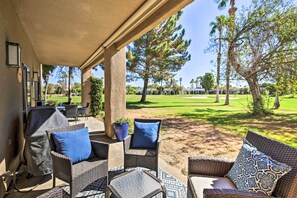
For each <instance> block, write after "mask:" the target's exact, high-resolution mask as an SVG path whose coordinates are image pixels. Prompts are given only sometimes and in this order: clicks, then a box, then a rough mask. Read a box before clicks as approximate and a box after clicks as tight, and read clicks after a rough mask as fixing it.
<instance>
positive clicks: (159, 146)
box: [157, 135, 162, 153]
mask: <svg viewBox="0 0 297 198" xmlns="http://www.w3.org/2000/svg"><path fill="white" fill-rule="evenodd" d="M161 142H162V137H161V135H159V138H158V142H157V153H159V151H160V148H161Z"/></svg>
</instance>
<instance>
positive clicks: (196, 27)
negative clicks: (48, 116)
mask: <svg viewBox="0 0 297 198" xmlns="http://www.w3.org/2000/svg"><path fill="white" fill-rule="evenodd" d="M250 2H251V0H240V1H239V0H237V1H236V7H238V8H239V9H240V8H241V7H242V5H249V4H250ZM227 14H228V8H225V9H224V10H218V8H217V4H216V3H215V1H214V0H195V1H194V2H193V3H192V4H190V5H188V6H187V7H186V8H184V13H183V15H182V16H181V19H180V23H181V24H182V26H183V28H185V38H186V39H191V40H192V43H191V45H190V46H189V49H188V51H189V52H190V54H191V60H190V61H189V62H187V63H186V64H185V66H184V67H183V68H182V69H181V70H180V71H179V72H177V74H176V76H175V78H176V79H179V78H180V77H181V78H182V79H183V81H182V84H183V85H184V86H186V87H188V86H190V81H191V79H192V78H194V79H195V78H196V77H197V76H201V75H203V74H204V73H205V72H210V71H212V70H215V67H214V66H212V65H211V61H212V60H215V59H216V55H214V54H210V53H205V52H204V51H205V49H207V48H208V42H209V32H210V26H209V24H210V22H211V21H214V20H215V17H216V16H219V15H227ZM93 73H94V76H96V77H103V71H102V70H98V71H96V72H93ZM54 76H55V75H54ZM50 81H51V83H56V81H57V79H56V78H55V77H54V78H51V80H50ZM74 81H75V82H80V77H78V76H76V77H75V79H74ZM127 84H131V85H134V86H143V81H142V80H138V81H136V82H130V83H127Z"/></svg>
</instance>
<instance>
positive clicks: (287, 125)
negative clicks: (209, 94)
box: [180, 108, 297, 147]
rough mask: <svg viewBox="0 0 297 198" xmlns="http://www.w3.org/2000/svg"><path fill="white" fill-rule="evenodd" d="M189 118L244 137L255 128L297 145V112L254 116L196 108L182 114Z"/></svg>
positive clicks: (264, 133) (257, 130)
mask: <svg viewBox="0 0 297 198" xmlns="http://www.w3.org/2000/svg"><path fill="white" fill-rule="evenodd" d="M180 115H181V116H183V117H187V118H189V119H193V120H197V121H202V122H205V123H211V124H213V126H214V127H221V128H225V129H227V130H229V131H232V133H234V132H235V133H236V134H238V135H240V136H241V137H244V136H245V134H246V132H247V131H248V130H254V131H256V132H259V133H262V134H263V135H268V136H271V137H275V138H277V139H278V140H280V141H282V142H284V143H286V144H289V145H291V146H294V147H296V145H297V132H296V128H297V114H288V115H285V114H272V115H266V116H254V115H252V114H250V113H232V112H231V111H230V110H213V109H209V108H206V109H196V110H195V111H194V112H191V113H182V114H180Z"/></svg>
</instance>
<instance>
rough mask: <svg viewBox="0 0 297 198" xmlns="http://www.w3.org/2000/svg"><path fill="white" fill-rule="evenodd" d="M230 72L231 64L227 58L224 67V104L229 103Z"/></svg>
mask: <svg viewBox="0 0 297 198" xmlns="http://www.w3.org/2000/svg"><path fill="white" fill-rule="evenodd" d="M230 73H231V65H230V62H229V60H228V61H227V67H226V99H225V105H229V104H230Z"/></svg>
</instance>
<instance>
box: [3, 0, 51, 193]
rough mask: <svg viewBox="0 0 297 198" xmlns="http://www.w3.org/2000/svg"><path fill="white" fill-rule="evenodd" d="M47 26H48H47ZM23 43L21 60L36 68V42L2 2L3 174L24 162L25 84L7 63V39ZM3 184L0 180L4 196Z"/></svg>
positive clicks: (8, 5)
mask: <svg viewBox="0 0 297 198" xmlns="http://www.w3.org/2000/svg"><path fill="white" fill-rule="evenodd" d="M45 28H46V27H45ZM6 41H9V42H15V43H19V44H20V45H21V59H22V62H23V63H25V64H26V65H27V66H28V67H30V70H31V75H32V73H33V71H38V70H39V63H38V60H37V57H36V55H35V52H34V49H33V47H32V44H31V42H30V40H29V38H28V36H27V34H26V32H25V30H24V28H23V27H22V24H21V23H20V21H19V18H18V16H17V15H16V13H15V11H14V10H13V7H12V5H11V2H10V1H9V0H2V1H0V91H1V93H0V175H1V174H2V173H3V172H5V171H6V170H15V169H16V168H17V166H18V165H19V163H20V160H21V156H22V149H23V146H24V138H23V124H22V123H23V118H22V111H23V103H22V102H23V100H22V83H19V82H18V78H17V76H18V72H17V71H18V69H16V68H10V67H9V66H7V65H6V45H5V42H6ZM2 196H3V184H2V182H1V181H0V197H2Z"/></svg>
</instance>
